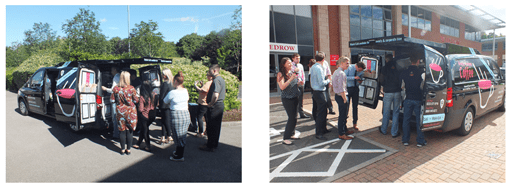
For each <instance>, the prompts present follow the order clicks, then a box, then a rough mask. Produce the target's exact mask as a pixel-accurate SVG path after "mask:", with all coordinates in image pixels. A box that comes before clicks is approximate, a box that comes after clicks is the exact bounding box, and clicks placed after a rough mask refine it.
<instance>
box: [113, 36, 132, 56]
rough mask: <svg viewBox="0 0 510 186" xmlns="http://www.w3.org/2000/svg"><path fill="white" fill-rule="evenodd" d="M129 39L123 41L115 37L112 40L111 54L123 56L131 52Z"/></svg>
mask: <svg viewBox="0 0 510 186" xmlns="http://www.w3.org/2000/svg"><path fill="white" fill-rule="evenodd" d="M127 40H128V39H121V38H120V37H114V38H112V39H110V41H108V42H110V49H109V51H110V54H123V53H128V52H129V46H128V41H127Z"/></svg>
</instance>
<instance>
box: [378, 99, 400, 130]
mask: <svg viewBox="0 0 510 186" xmlns="http://www.w3.org/2000/svg"><path fill="white" fill-rule="evenodd" d="M400 99H402V97H401V94H400V92H391V93H384V98H383V104H384V105H383V120H382V126H381V129H382V131H381V132H382V133H383V134H386V129H387V128H388V124H389V122H390V111H391V104H392V103H393V118H392V119H391V121H392V122H391V125H392V126H391V135H392V136H396V135H397V133H398V117H399V114H400V109H399V108H400Z"/></svg>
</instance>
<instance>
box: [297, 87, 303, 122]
mask: <svg viewBox="0 0 510 186" xmlns="http://www.w3.org/2000/svg"><path fill="white" fill-rule="evenodd" d="M298 88H299V92H301V93H300V94H299V97H298V101H299V102H298V107H297V108H298V110H297V111H298V113H299V116H300V117H302V116H303V115H305V113H304V112H303V94H304V93H305V86H304V85H299V86H298Z"/></svg>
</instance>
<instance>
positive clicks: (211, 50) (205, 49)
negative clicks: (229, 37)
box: [191, 31, 223, 64]
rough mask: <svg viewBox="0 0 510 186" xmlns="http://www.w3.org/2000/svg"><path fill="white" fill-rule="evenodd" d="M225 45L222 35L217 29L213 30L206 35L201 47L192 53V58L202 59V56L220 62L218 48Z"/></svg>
mask: <svg viewBox="0 0 510 186" xmlns="http://www.w3.org/2000/svg"><path fill="white" fill-rule="evenodd" d="M222 45H223V41H222V37H221V36H220V35H219V34H218V33H216V32H215V31H212V32H211V33H209V34H207V35H206V36H205V37H204V40H203V43H202V45H200V47H199V48H197V49H196V50H195V52H193V54H192V57H191V58H192V59H194V60H200V59H202V57H204V56H205V57H209V59H211V61H210V62H211V63H212V64H216V63H218V61H217V58H218V53H217V50H218V49H219V48H221V46H222Z"/></svg>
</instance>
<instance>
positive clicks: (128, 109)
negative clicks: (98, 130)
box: [110, 71, 139, 155]
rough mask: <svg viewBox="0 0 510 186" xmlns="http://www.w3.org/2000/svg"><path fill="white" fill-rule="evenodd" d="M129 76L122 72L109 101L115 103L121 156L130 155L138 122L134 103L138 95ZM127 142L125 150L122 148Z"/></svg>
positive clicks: (127, 73)
mask: <svg viewBox="0 0 510 186" xmlns="http://www.w3.org/2000/svg"><path fill="white" fill-rule="evenodd" d="M129 77H130V74H129V72H127V71H123V72H122V73H121V74H120V80H119V84H118V85H117V86H116V87H114V88H113V90H112V91H113V94H112V95H111V97H110V100H111V101H115V103H117V107H116V109H117V110H116V111H117V121H118V124H119V125H118V128H119V131H120V147H121V152H120V154H121V155H124V153H126V154H127V155H129V154H131V151H130V149H131V145H132V143H133V131H134V130H135V129H136V123H137V121H138V118H137V115H136V106H135V103H136V102H138V97H139V96H138V93H137V92H136V89H135V88H134V87H133V86H131V85H130V81H129V80H130V79H129ZM126 140H127V149H126V148H124V146H125V145H126Z"/></svg>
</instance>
